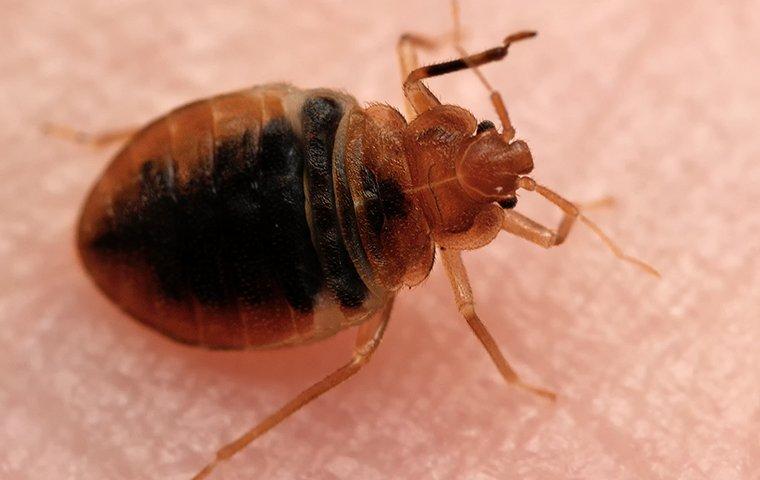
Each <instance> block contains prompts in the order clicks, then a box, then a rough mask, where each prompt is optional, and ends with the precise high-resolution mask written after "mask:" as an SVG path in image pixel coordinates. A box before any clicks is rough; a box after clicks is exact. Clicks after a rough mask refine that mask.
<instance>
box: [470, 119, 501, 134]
mask: <svg viewBox="0 0 760 480" xmlns="http://www.w3.org/2000/svg"><path fill="white" fill-rule="evenodd" d="M495 128H496V125H494V124H493V122H492V121H490V120H483V121H482V122H480V123H479V124H478V128H477V130H475V133H476V134H477V133H483V132H485V131H486V130H492V129H495Z"/></svg>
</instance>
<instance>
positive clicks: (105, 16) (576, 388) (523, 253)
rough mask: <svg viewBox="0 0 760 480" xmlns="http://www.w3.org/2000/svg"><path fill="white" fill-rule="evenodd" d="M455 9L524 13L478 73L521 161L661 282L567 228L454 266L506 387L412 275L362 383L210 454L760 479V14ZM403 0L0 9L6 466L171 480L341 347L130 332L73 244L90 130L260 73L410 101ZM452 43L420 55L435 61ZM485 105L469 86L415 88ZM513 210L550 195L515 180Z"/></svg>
mask: <svg viewBox="0 0 760 480" xmlns="http://www.w3.org/2000/svg"><path fill="white" fill-rule="evenodd" d="M523 3H525V4H523V5H519V6H517V4H516V2H515V3H511V4H507V3H505V2H498V1H496V0H493V1H486V0H483V1H472V2H463V5H462V8H463V21H464V25H465V31H466V33H467V38H466V43H467V46H468V48H469V49H470V50H473V51H474V50H476V49H478V48H487V47H491V46H494V45H496V44H497V43H498V42H499V41H500V40H501V39H502V38H503V37H504V36H505V35H506V34H507V33H510V32H511V31H514V30H520V29H528V28H529V29H535V30H538V31H539V36H538V37H537V38H536V39H534V40H530V41H526V42H524V43H521V44H519V45H514V46H513V47H512V49H511V51H510V56H509V57H508V58H507V59H506V60H505V61H504V62H502V63H499V64H498V65H493V66H488V67H486V68H484V72H485V73H486V74H487V75H488V77H489V79H490V80H491V82H492V83H493V84H494V85H495V86H496V87H497V88H499V89H501V91H502V93H503V94H504V97H505V100H506V102H507V105H508V107H509V110H510V114H511V117H512V120H513V123H514V124H515V126H516V128H517V132H518V138H523V139H525V140H526V141H527V142H528V143H529V145H530V146H531V149H532V151H533V155H534V160H535V164H536V168H535V170H534V176H535V178H537V179H538V180H539V181H541V182H543V183H545V184H547V185H550V186H552V187H553V188H555V189H556V190H557V191H559V192H562V193H563V194H564V195H566V196H567V197H569V198H571V199H574V200H577V201H581V202H583V201H589V200H594V199H597V198H600V197H603V196H606V195H613V196H614V197H615V199H616V200H617V204H616V206H615V207H613V208H607V209H601V210H594V211H591V212H589V216H590V217H591V218H593V219H595V220H596V221H597V222H598V223H599V224H601V225H603V226H604V227H605V228H606V230H607V231H608V232H609V234H610V235H611V236H613V237H614V238H615V239H616V240H617V241H618V242H619V243H620V244H621V245H623V246H624V248H625V250H626V251H627V252H629V253H632V254H635V255H637V256H640V257H642V258H644V259H646V260H647V261H649V262H651V263H652V264H654V265H655V266H656V267H657V268H658V269H659V270H660V271H661V272H662V275H663V277H662V279H661V280H656V279H654V278H652V277H650V276H648V275H646V274H643V273H641V272H640V271H638V270H636V269H635V268H633V267H631V266H629V265H627V264H625V263H623V262H620V261H617V260H616V259H614V257H612V256H611V255H610V254H609V252H608V251H607V250H605V249H604V248H603V246H602V245H601V243H600V242H599V241H598V240H597V239H596V238H595V237H594V236H593V235H592V234H591V233H590V232H589V231H588V230H586V229H584V227H582V226H578V227H576V228H575V230H573V231H572V233H571V235H570V237H569V239H568V241H567V242H566V244H564V245H562V246H561V247H558V248H556V249H553V250H550V251H544V250H542V249H540V248H538V247H536V246H534V245H531V244H528V243H526V242H525V241H523V240H520V239H517V238H514V237H509V236H508V235H506V234H504V235H502V236H500V237H499V238H498V239H497V240H496V241H494V242H493V243H492V244H490V245H488V246H487V247H485V248H483V249H481V250H478V251H475V252H472V253H468V254H466V255H465V263H466V265H467V266H468V268H469V273H470V278H471V280H472V284H473V288H474V291H475V295H476V301H477V304H476V307H477V309H478V311H479V313H480V315H481V318H482V319H483V320H484V322H485V323H486V324H487V326H488V327H489V329H490V330H491V332H492V333H493V335H494V337H495V338H496V340H497V342H498V343H499V345H500V346H501V347H502V348H503V349H504V351H505V353H506V355H507V357H508V358H509V359H510V361H511V362H512V364H513V365H514V366H515V368H516V369H517V370H518V371H519V372H520V373H521V374H522V375H523V376H524V378H525V379H526V380H528V381H531V382H533V383H536V384H539V385H541V386H545V387H547V388H550V389H552V390H553V391H556V392H557V394H558V399H557V401H556V402H555V403H550V402H548V401H546V400H544V399H542V398H539V397H537V396H534V395H530V394H527V393H524V392H522V391H520V390H517V389H515V388H513V387H510V386H508V385H506V384H505V383H504V382H503V380H502V379H501V377H500V376H499V374H498V372H497V371H496V369H495V368H494V367H493V365H492V364H491V363H490V361H489V359H488V356H487V355H486V352H485V351H484V350H483V349H482V348H481V347H480V345H479V344H478V342H477V340H476V338H475V337H474V336H473V335H471V334H470V333H469V330H468V328H467V325H466V324H465V322H464V321H463V320H462V319H461V318H460V316H459V315H458V313H457V311H456V308H455V305H454V302H453V296H452V295H451V291H450V288H449V286H448V283H447V280H446V278H445V275H444V274H443V271H442V270H441V269H440V267H439V266H436V268H434V269H433V271H432V273H431V275H430V277H429V279H428V280H427V281H426V282H424V283H423V284H422V285H421V286H419V287H417V288H415V289H413V290H411V291H403V292H402V293H401V295H400V296H399V299H398V301H397V303H396V307H395V312H394V313H393V316H392V318H391V322H390V324H389V327H388V331H387V334H386V337H385V340H384V342H383V344H382V345H381V346H380V348H379V349H378V351H377V353H376V355H375V356H374V357H373V359H372V361H371V362H370V363H369V365H368V366H366V367H365V368H364V369H363V370H362V371H361V372H360V373H359V374H358V375H357V376H356V377H354V378H352V379H350V380H349V381H348V382H347V383H345V384H343V385H341V386H339V387H337V388H336V389H334V390H332V391H330V392H329V393H327V394H326V395H325V396H324V397H322V398H320V399H318V400H316V401H315V402H313V403H312V404H310V405H308V406H306V407H305V408H303V409H302V410H301V411H299V412H297V413H296V414H295V415H294V416H293V417H291V418H290V419H288V420H287V421H286V422H284V423H283V424H281V425H280V426H278V427H277V428H275V429H274V430H273V431H271V432H269V433H267V434H266V435H265V436H264V437H262V438H261V439H259V440H258V441H256V442H255V443H254V444H253V445H252V446H250V447H249V448H248V449H246V450H245V451H244V452H242V453H240V454H239V455H237V456H236V457H235V458H234V459H232V460H231V461H229V462H227V463H225V464H223V465H221V466H220V467H219V468H218V469H217V470H216V471H215V474H214V476H212V478H225V479H244V478H268V479H292V478H304V479H306V478H308V479H355V478H362V479H384V478H410V479H416V478H440V479H449V478H466V479H479V480H481V479H504V478H520V479H568V478H584V479H596V478H600V479H601V478H605V479H609V478H615V479H635V478H646V479H671V478H679V479H692V478H693V479H756V478H760V434H759V433H758V432H759V431H760V428H759V427H760V370H759V366H760V287H759V286H758V284H759V283H760V262H759V261H758V260H757V258H758V255H760V243H759V242H758V241H757V232H758V231H760V210H759V209H758V205H760V188H759V185H760V183H758V182H759V181H760V162H759V161H758V158H759V156H760V143H759V142H758V141H757V117H758V112H759V111H760V108H758V107H760V82H758V81H757V77H758V75H759V74H760V57H759V56H758V55H757V47H758V45H760V5H758V3H757V2H753V1H739V0H736V1H733V2H724V3H723V4H718V3H717V2H712V1H695V2H667V3H663V2H655V1H637V2H624V1H622V0H611V1H608V2H591V1H583V0H571V1H564V2H551V1H537V2H523ZM449 27H450V18H449V12H448V5H447V4H446V3H445V2H437V1H433V0H428V1H420V2H417V1H415V2H410V1H397V0H386V1H383V2H366V3H365V2H350V3H349V2H346V3H341V2H327V1H325V2H302V3H299V2H274V1H271V2H256V1H251V0H242V1H238V2H227V3H225V4H224V5H218V4H217V3H216V2H179V1H168V2H148V1H139V2H123V3H119V4H112V3H111V2H95V1H70V2H65V3H62V2H43V1H39V2H17V1H11V2H8V4H7V5H5V6H4V15H3V16H2V18H0V72H1V73H0V91H2V92H3V94H2V95H0V106H1V107H3V108H2V109H0V122H2V128H0V140H1V142H0V144H1V145H3V151H4V155H3V161H2V162H0V173H2V179H3V187H2V188H1V189H0V264H1V265H3V273H2V275H0V327H2V328H0V379H1V380H0V385H1V387H0V411H2V412H3V413H2V416H0V477H1V478H3V479H14V480H15V479H52V478H56V479H68V478H70V479H103V478H108V479H137V478H167V479H187V478H189V477H190V476H191V475H192V474H194V473H195V472H196V471H197V470H198V469H199V468H200V467H202V466H203V465H204V464H205V463H206V462H207V461H209V460H210V459H211V458H213V452H214V451H215V450H216V449H217V448H218V447H220V446H222V445H223V444H225V443H227V442H229V441H231V440H232V439H234V438H235V437H236V436H237V435H239V434H241V433H242V432H243V431H245V430H246V429H247V428H249V427H250V426H252V425H253V424H255V423H256V422H258V421H259V420H261V419H262V418H264V417H265V416H266V415H268V414H269V413H271V412H272V411H274V410H275V409H276V408H278V407H279V406H280V405H281V404H283V403H284V402H286V401H287V400H289V399H290V398H292V397H293V396H294V395H295V394H296V393H297V392H298V391H300V390H301V389H303V388H305V387H306V386H308V385H309V384H311V383H312V382H314V381H316V380H318V379H319V378H321V377H322V376H324V375H325V374H327V373H328V372H330V371H331V370H332V369H334V368H335V367H337V366H338V365H340V364H341V363H343V362H344V361H346V360H347V359H348V358H349V357H350V352H351V346H352V343H353V336H354V332H352V331H347V332H344V333H341V334H339V335H338V336H336V337H334V338H332V339H329V340H327V341H324V342H321V343H318V344H314V345H309V346H305V347H301V348H293V349H287V350H274V351H257V352H246V351H244V352H212V351H206V350H203V349H199V348H192V347H187V346H182V345H178V344H176V343H173V342H172V341H170V340H169V339H167V338H164V337H161V336H160V335H158V334H156V333H154V332H152V331H150V330H148V329H147V328H145V327H143V326H141V325H140V324H138V323H136V322H134V321H132V320H131V319H129V318H128V317H127V316H126V315H124V314H123V313H121V312H120V311H119V310H118V309H117V308H116V307H115V306H114V305H112V304H110V303H109V302H108V301H107V300H106V299H105V298H104V297H103V296H102V295H101V294H100V293H99V292H98V291H97V290H96V288H95V287H94V286H93V284H92V283H91V282H90V281H89V280H88V278H87V276H86V274H85V273H84V272H83V270H82V269H81V267H80V265H79V263H78V260H77V258H76V254H75V251H74V246H73V245H74V244H73V238H74V228H75V224H76V218H77V214H78V209H79V207H80V204H81V202H82V200H83V198H84V197H85V194H86V192H87V190H88V188H89V187H90V185H91V184H92V182H93V181H94V180H95V178H96V177H97V175H98V174H99V172H100V171H101V170H102V168H103V167H104V165H105V163H106V162H107V161H108V159H109V158H110V157H111V155H112V154H113V153H114V148H115V147H114V148H110V149H101V150H96V149H90V148H85V147H83V146H80V145H76V144H71V143H67V142H64V141H61V140H58V139H53V138H48V137H44V136H42V135H41V134H40V132H39V129H38V126H39V125H40V124H42V123H43V122H45V121H55V122H59V123H68V124H71V125H74V126H76V127H79V128H82V129H85V130H88V131H97V130H103V129H109V128H115V127H123V126H125V125H130V124H135V123H137V124H140V123H144V122H146V121H148V120H149V119H151V118H152V117H154V116H157V115H159V114H161V113H163V112H165V111H166V110H168V109H170V108H172V107H174V106H177V105H179V104H182V103H184V102H187V101H189V100H192V99H195V98H199V97H203V96H207V95H211V94H214V93H218V92H223V91H227V90H233V89H237V88H241V87H244V86H246V85H253V84H259V83H265V82H270V81H279V80H288V81H291V82H292V83H294V84H296V85H298V86H302V87H332V88H338V89H344V90H346V91H349V92H351V93H352V94H354V95H355V96H356V97H357V98H358V99H359V101H360V102H368V101H381V102H388V103H391V104H394V105H397V106H398V107H402V103H401V93H400V92H401V89H400V81H399V75H398V72H397V70H396V69H397V62H396V58H395V56H394V46H395V41H396V39H397V37H398V35H399V34H400V33H401V32H403V31H408V30H417V31H420V32H423V33H426V34H437V33H445V32H446V31H447V30H448V29H449ZM453 56H454V53H453V52H452V50H451V49H445V48H444V49H442V50H441V51H439V52H429V53H424V54H423V57H424V58H423V60H424V61H425V62H427V63H429V62H432V61H434V60H435V59H439V58H445V59H449V58H452V57H453ZM430 86H431V88H432V90H433V91H434V92H435V93H437V94H438V95H439V97H440V98H441V100H442V101H443V102H450V103H455V104H458V105H461V106H464V107H465V108H468V109H470V110H472V111H473V113H474V114H475V115H476V116H477V117H478V118H490V119H494V120H495V115H494V114H493V113H492V111H491V109H490V106H489V103H488V98H487V94H486V92H485V91H484V89H483V88H482V86H481V85H480V84H479V83H478V82H477V80H476V78H475V77H474V76H473V75H472V74H471V73H469V72H462V73H458V74H455V75H452V76H450V77H447V78H442V79H436V80H434V81H431V82H430ZM517 208H518V210H521V211H523V212H526V213H528V214H531V215H535V216H536V217H537V218H538V219H539V220H541V221H542V222H544V223H546V224H549V225H552V226H553V225H554V222H556V221H557V220H558V219H559V212H558V211H557V210H556V209H555V208H553V207H551V206H549V205H547V204H546V202H542V201H541V200H540V199H537V198H535V196H534V195H533V194H530V193H528V192H524V193H522V194H521V197H520V203H519V204H518V207H517Z"/></svg>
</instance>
